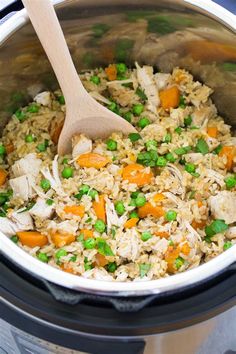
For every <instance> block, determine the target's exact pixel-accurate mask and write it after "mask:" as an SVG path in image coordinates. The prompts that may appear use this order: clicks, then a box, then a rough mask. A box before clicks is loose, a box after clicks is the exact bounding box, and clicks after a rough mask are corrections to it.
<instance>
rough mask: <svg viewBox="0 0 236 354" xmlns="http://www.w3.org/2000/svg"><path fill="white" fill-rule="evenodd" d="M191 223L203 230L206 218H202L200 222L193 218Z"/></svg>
mask: <svg viewBox="0 0 236 354" xmlns="http://www.w3.org/2000/svg"><path fill="white" fill-rule="evenodd" d="M191 225H192V227H193V228H194V229H195V230H197V229H200V230H202V229H204V227H205V226H206V220H201V221H199V222H197V221H196V220H193V221H192V224H191Z"/></svg>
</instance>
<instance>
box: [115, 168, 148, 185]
mask: <svg viewBox="0 0 236 354" xmlns="http://www.w3.org/2000/svg"><path fill="white" fill-rule="evenodd" d="M152 177H153V173H152V171H150V172H145V167H143V166H142V165H139V164H136V163H135V164H131V165H127V166H126V167H124V169H123V172H122V178H123V179H124V180H127V181H129V183H136V184H137V186H144V185H145V184H149V183H150V182H151V179H152Z"/></svg>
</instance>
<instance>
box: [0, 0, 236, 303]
mask: <svg viewBox="0 0 236 354" xmlns="http://www.w3.org/2000/svg"><path fill="white" fill-rule="evenodd" d="M64 1H65V0H54V1H53V2H54V5H58V4H60V3H63V2H64ZM182 2H183V4H184V5H186V6H188V7H190V8H192V9H194V10H196V11H197V12H201V13H204V14H205V15H206V16H210V17H213V18H214V19H215V20H217V21H218V22H221V23H223V24H224V25H225V26H226V27H228V28H229V29H231V30H233V31H234V32H236V16H235V15H233V14H232V13H231V12H229V11H228V10H226V9H224V8H223V7H222V6H220V5H218V4H216V3H214V2H212V1H209V0H208V1H206V0H201V1H199V0H183V1H182ZM28 20H29V19H28V15H27V13H26V10H25V9H23V10H21V11H19V12H18V13H16V14H15V15H13V16H12V17H11V18H10V19H8V20H7V21H6V22H5V23H3V24H2V25H1V27H0V28H1V31H0V45H1V44H3V42H4V41H5V40H7V39H8V38H9V37H10V36H11V35H12V34H13V33H14V32H16V31H17V30H18V29H19V28H21V27H22V26H23V25H24V24H26V23H27V22H28ZM0 250H1V251H2V253H3V254H4V255H5V256H6V257H7V258H9V259H10V260H11V261H12V262H13V263H16V264H17V265H18V266H19V267H21V268H23V269H26V271H28V272H30V273H32V274H33V275H34V276H36V277H40V278H43V279H46V280H48V281H50V282H52V283H55V284H58V285H61V286H64V287H67V288H69V289H74V290H80V291H83V292H89V293H93V294H101V295H110V296H111V295H112V296H143V295H151V294H159V293H163V292H168V291H171V290H176V289H180V288H183V287H186V286H190V285H193V284H195V283H198V282H200V281H203V280H206V279H207V278H210V277H212V276H215V275H217V274H218V273H219V272H221V271H222V270H224V269H225V268H227V267H228V266H229V265H231V264H232V263H234V262H236V245H234V246H233V247H232V248H230V249H229V250H227V251H226V252H224V253H222V254H220V255H219V256H217V257H216V258H214V259H212V260H210V261H208V262H207V263H204V264H202V265H200V266H198V267H197V268H194V269H191V270H188V271H185V272H183V273H179V274H176V275H172V276H170V277H166V278H161V279H157V280H149V281H132V282H115V281H113V282H111V281H102V280H94V279H87V278H84V277H82V276H77V275H73V274H69V273H66V272H62V271H61V270H59V269H57V268H53V267H51V266H48V265H47V264H45V263H42V262H40V261H39V260H37V259H36V258H34V257H32V256H31V255H30V254H28V253H26V252H25V251H24V250H23V249H21V248H20V247H18V246H17V245H15V244H14V243H13V242H12V241H11V240H10V239H9V238H8V237H7V236H6V235H4V234H3V233H1V232H0Z"/></svg>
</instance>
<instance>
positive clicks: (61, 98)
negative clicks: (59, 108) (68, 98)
mask: <svg viewBox="0 0 236 354" xmlns="http://www.w3.org/2000/svg"><path fill="white" fill-rule="evenodd" d="M57 101H58V102H59V103H60V104H61V105H64V104H65V103H66V102H65V98H64V96H62V95H61V96H58V97H57Z"/></svg>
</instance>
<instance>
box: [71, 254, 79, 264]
mask: <svg viewBox="0 0 236 354" xmlns="http://www.w3.org/2000/svg"><path fill="white" fill-rule="evenodd" d="M76 260H77V256H76V254H74V255H73V256H72V257H71V258H70V262H75V261H76Z"/></svg>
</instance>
